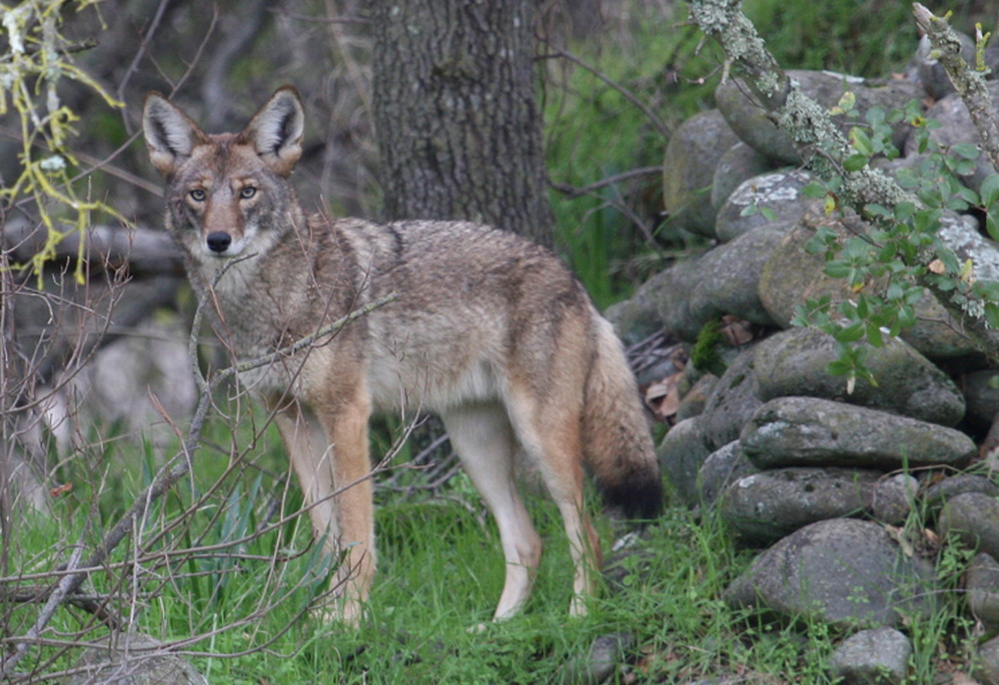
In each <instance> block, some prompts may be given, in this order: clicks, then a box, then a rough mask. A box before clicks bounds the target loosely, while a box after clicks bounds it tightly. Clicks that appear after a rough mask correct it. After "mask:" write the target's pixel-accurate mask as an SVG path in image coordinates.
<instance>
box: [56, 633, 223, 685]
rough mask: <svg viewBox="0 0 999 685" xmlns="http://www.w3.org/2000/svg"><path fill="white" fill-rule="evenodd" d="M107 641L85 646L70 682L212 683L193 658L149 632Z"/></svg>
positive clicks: (82, 684) (84, 684) (70, 684)
mask: <svg viewBox="0 0 999 685" xmlns="http://www.w3.org/2000/svg"><path fill="white" fill-rule="evenodd" d="M103 642H104V644H103V645H101V646H99V647H89V648H87V649H86V650H84V652H83V654H82V655H81V657H80V660H79V662H78V663H77V667H78V668H79V669H80V671H81V672H80V673H79V674H77V675H74V676H72V677H71V678H70V679H69V680H67V681H66V685H94V684H98V683H99V684H100V685H112V684H113V685H208V680H207V679H206V678H205V677H204V676H203V675H201V673H199V672H198V671H197V670H196V669H195V668H194V666H192V665H191V664H190V662H188V661H187V660H185V659H183V658H181V657H179V656H177V655H176V654H172V653H171V652H170V651H168V650H167V649H166V648H165V647H164V646H163V643H161V642H159V641H158V640H156V639H154V638H152V637H149V636H148V635H143V634H141V633H127V634H123V635H120V636H117V637H116V638H115V639H113V640H107V639H106V640H103Z"/></svg>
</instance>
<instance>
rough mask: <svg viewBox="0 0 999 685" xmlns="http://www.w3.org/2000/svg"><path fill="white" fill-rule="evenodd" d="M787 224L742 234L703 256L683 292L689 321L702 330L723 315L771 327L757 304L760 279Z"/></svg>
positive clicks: (772, 323) (765, 227) (769, 318)
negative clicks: (685, 296) (686, 299)
mask: <svg viewBox="0 0 999 685" xmlns="http://www.w3.org/2000/svg"><path fill="white" fill-rule="evenodd" d="M789 229H790V225H789V224H781V223H773V224H767V225H765V226H760V227H759V228H756V229H753V230H752V231H749V232H747V233H743V234H742V235H740V236H738V237H737V238H735V239H734V240H732V241H731V242H728V243H725V244H724V245H719V246H718V247H716V248H715V249H713V250H711V251H710V252H708V253H707V254H705V255H704V256H703V257H702V258H701V260H700V262H699V268H698V278H697V280H696V281H694V282H693V283H691V289H690V290H688V291H687V292H688V293H689V294H688V295H687V297H688V300H689V303H690V305H689V306H690V314H691V316H692V318H693V319H694V320H696V321H699V322H700V325H701V326H703V325H704V324H705V323H707V322H708V321H710V320H712V319H715V318H718V317H719V316H721V315H723V314H732V315H735V316H737V317H739V318H740V319H745V320H746V321H749V322H751V323H755V324H760V325H762V326H775V325H776V323H775V322H774V320H773V318H772V317H771V316H770V314H769V313H768V312H767V310H766V308H765V307H764V306H763V303H762V302H761V301H760V294H759V293H760V288H759V283H760V275H761V274H762V273H763V266H764V265H765V264H766V263H767V261H769V259H770V254H771V253H772V252H773V250H774V248H775V247H776V246H777V244H778V243H779V242H780V241H781V240H783V239H784V236H785V235H786V234H787V232H788V230H789Z"/></svg>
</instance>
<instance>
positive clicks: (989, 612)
mask: <svg viewBox="0 0 999 685" xmlns="http://www.w3.org/2000/svg"><path fill="white" fill-rule="evenodd" d="M964 587H965V590H966V591H967V593H968V608H969V609H971V613H972V615H973V616H974V617H975V618H976V619H978V620H979V621H981V622H982V623H984V624H985V626H986V627H987V628H988V629H989V630H995V629H996V628H999V562H997V561H996V560H995V559H994V558H992V556H991V555H989V554H986V553H985V552H979V553H978V554H976V555H975V559H974V561H972V562H971V566H969V567H968V571H967V572H966V573H965V575H964Z"/></svg>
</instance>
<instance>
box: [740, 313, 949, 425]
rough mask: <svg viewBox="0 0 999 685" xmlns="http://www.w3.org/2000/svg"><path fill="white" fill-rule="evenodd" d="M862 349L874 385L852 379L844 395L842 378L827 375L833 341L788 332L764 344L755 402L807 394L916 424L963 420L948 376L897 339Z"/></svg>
mask: <svg viewBox="0 0 999 685" xmlns="http://www.w3.org/2000/svg"><path fill="white" fill-rule="evenodd" d="M884 342H885V344H884V345H883V346H882V347H873V346H871V345H867V357H866V359H865V365H866V366H867V368H868V370H869V371H870V372H871V374H872V375H873V377H874V379H875V380H876V382H877V384H876V385H875V384H874V383H871V382H869V381H868V380H866V379H864V378H857V380H856V384H855V386H854V388H853V390H852V392H847V383H846V378H845V377H843V376H833V375H831V374H830V373H829V371H828V368H829V364H830V363H831V362H833V361H835V360H836V359H837V358H838V356H839V352H838V349H837V345H838V343H837V342H836V340H835V339H834V338H833V337H832V336H831V335H829V334H828V333H824V332H823V331H820V330H818V329H816V328H792V329H789V330H786V331H781V332H780V333H777V334H776V335H773V336H771V337H770V338H768V339H767V340H764V341H763V342H761V343H760V345H759V350H758V351H757V353H756V360H755V364H754V369H755V373H756V377H757V382H758V383H759V396H760V399H762V400H764V401H766V400H769V399H773V398H775V397H783V396H785V395H808V396H810V397H824V398H827V399H841V400H843V401H844V402H849V403H850V404H856V405H860V406H864V407H871V408H874V409H881V410H884V411H890V412H894V413H897V414H901V415H903V416H908V417H911V418H914V419H919V420H920V421H928V422H931V423H939V424H942V425H947V426H950V425H954V424H955V423H957V422H958V421H960V420H961V418H962V417H963V416H964V409H965V407H964V397H963V396H962V395H961V393H960V391H959V390H958V388H957V386H956V385H955V384H954V382H953V381H952V380H951V379H950V377H949V376H947V374H945V373H944V372H943V371H941V370H940V368H939V367H937V366H935V365H933V364H932V363H931V362H930V361H929V360H928V359H926V358H925V357H923V356H922V355H921V354H919V353H918V352H916V350H914V349H913V348H912V347H910V346H909V345H907V344H906V343H904V342H902V341H901V340H895V339H886V340H885V341H884Z"/></svg>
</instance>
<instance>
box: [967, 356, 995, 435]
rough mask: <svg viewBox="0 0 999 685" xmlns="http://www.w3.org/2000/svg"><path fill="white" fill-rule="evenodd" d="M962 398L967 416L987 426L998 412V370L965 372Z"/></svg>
mask: <svg viewBox="0 0 999 685" xmlns="http://www.w3.org/2000/svg"><path fill="white" fill-rule="evenodd" d="M961 385H962V388H963V389H964V399H965V402H967V405H968V416H969V418H972V419H974V420H975V421H978V422H979V423H980V424H983V425H986V426H989V425H991V424H992V420H993V419H995V417H996V414H999V371H996V370H995V369H983V370H981V371H972V372H971V373H968V374H965V376H964V382H963V383H962V384H961Z"/></svg>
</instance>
